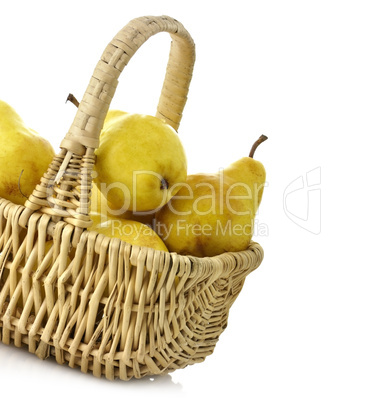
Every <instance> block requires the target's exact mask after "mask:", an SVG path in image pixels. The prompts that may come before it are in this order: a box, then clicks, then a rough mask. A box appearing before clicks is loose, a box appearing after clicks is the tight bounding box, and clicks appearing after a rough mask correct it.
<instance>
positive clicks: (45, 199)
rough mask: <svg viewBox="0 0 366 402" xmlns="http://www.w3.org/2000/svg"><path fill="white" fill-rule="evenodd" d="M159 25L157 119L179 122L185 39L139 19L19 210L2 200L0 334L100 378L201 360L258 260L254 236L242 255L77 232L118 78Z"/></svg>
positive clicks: (95, 79)
mask: <svg viewBox="0 0 366 402" xmlns="http://www.w3.org/2000/svg"><path fill="white" fill-rule="evenodd" d="M159 32H168V33H169V34H170V35H171V38H172V43H171V50H170V57H169V62H168V66H167V72H166V76H165V81H164V85H163V89H162V93H161V97H160V100H159V105H158V109H157V114H156V115H157V116H160V117H163V118H164V119H165V120H167V121H168V123H169V124H171V126H173V127H174V128H175V129H178V126H179V123H180V119H181V116H182V110H183V108H184V105H185V102H186V97H187V93H188V87H189V84H190V80H191V76H192V70H193V64H194V59H195V47H194V43H193V41H192V39H191V37H190V35H189V33H188V32H187V31H186V30H185V28H184V27H183V26H182V25H181V24H180V23H179V22H177V21H176V20H174V19H172V18H169V17H165V16H163V17H142V18H137V19H135V20H132V21H131V22H130V23H129V24H127V25H126V26H125V27H124V28H123V29H122V30H121V31H120V32H118V34H117V35H116V36H115V37H114V38H113V40H112V41H111V42H110V43H109V44H108V46H107V48H106V49H105V51H104V53H103V55H102V57H101V60H100V61H99V62H98V64H97V66H96V68H95V70H94V73H93V76H92V78H91V81H90V83H89V85H88V87H87V90H86V92H85V95H84V97H83V99H82V101H81V102H80V105H79V107H78V110H77V113H76V117H75V119H74V122H73V124H72V125H71V128H70V131H69V132H68V133H67V134H66V136H65V138H64V139H63V141H62V142H61V145H60V152H59V154H58V155H57V156H56V157H55V158H54V160H53V162H52V163H51V164H50V166H49V168H48V170H47V172H46V173H45V174H44V176H43V178H42V179H41V182H40V184H39V185H37V187H36V188H35V189H34V191H33V193H32V195H31V196H30V197H29V199H28V200H27V201H26V203H25V206H19V205H15V204H13V203H11V202H10V201H8V200H6V199H3V198H0V340H1V341H2V342H3V343H5V344H14V345H15V346H17V347H26V348H27V349H28V351H29V352H31V353H35V354H36V355H37V356H38V357H39V358H41V359H45V358H48V357H49V356H53V357H54V359H55V360H56V361H57V362H58V363H59V364H68V365H69V366H71V367H79V368H80V369H81V370H82V371H83V372H91V373H92V374H93V375H95V376H97V377H99V376H105V377H106V378H108V379H115V378H120V379H122V380H129V379H130V378H132V377H135V378H140V377H143V376H146V375H157V374H162V373H167V372H171V371H173V370H176V369H178V368H184V367H186V366H187V365H191V364H194V363H197V362H202V361H203V360H204V359H205V358H206V356H208V355H210V354H211V353H212V352H213V350H214V347H215V345H216V343H217V341H218V339H219V336H220V334H221V333H222V332H223V330H224V329H225V327H226V325H227V320H228V313H229V308H230V307H231V305H232V304H233V302H234V301H235V299H236V297H237V296H238V294H239V292H240V290H241V289H242V287H243V284H244V281H245V278H246V276H247V275H248V274H249V273H250V272H251V271H253V270H254V269H256V268H257V267H258V266H259V264H260V263H261V261H262V258H263V250H262V248H261V247H260V245H258V244H257V243H254V242H253V243H251V245H250V247H249V248H248V249H247V250H245V251H243V252H237V253H225V254H222V255H218V256H216V257H210V258H208V257H206V258H196V257H191V256H182V255H177V254H176V253H168V252H163V251H156V250H153V249H150V248H145V247H138V246H133V245H130V244H127V243H125V242H122V241H121V240H119V239H116V238H108V237H106V236H104V235H101V234H98V233H96V232H94V231H90V230H87V228H88V227H89V225H90V224H91V219H90V217H89V205H90V196H91V188H92V184H91V183H92V170H93V164H94V150H95V149H96V148H97V147H98V137H99V133H100V131H101V127H102V125H103V122H104V119H105V116H106V113H107V111H108V108H109V105H110V102H111V100H112V97H113V95H114V92H115V89H116V86H117V82H118V81H117V79H118V77H119V75H120V73H121V71H122V70H123V68H124V67H125V66H126V64H127V62H128V61H129V60H130V58H131V57H132V56H133V54H134V53H135V52H136V50H137V49H138V48H139V47H140V46H141V45H142V44H143V43H144V42H145V41H146V40H147V39H148V38H149V37H151V36H152V35H154V34H156V33H159ZM50 241H51V242H50ZM46 242H48V244H51V248H50V249H48V247H46ZM176 277H178V278H179V281H178V282H177V281H176V280H175V278H176Z"/></svg>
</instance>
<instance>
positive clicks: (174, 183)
mask: <svg viewBox="0 0 366 402" xmlns="http://www.w3.org/2000/svg"><path fill="white" fill-rule="evenodd" d="M95 154H96V163H95V172H96V177H95V182H96V184H97V186H98V188H99V189H100V191H101V192H102V193H103V195H104V196H105V197H106V198H107V201H108V204H109V206H110V208H112V209H113V210H115V211H116V214H118V211H121V213H123V212H125V211H127V210H128V211H133V212H136V211H153V210H156V209H158V208H160V207H162V206H163V205H164V204H166V203H167V202H168V201H169V200H170V199H171V197H172V196H173V195H174V194H176V192H177V191H178V190H179V188H180V187H181V183H183V182H184V181H185V179H186V177H187V159H186V155H185V151H184V148H183V145H182V143H181V141H180V139H179V137H178V135H177V132H176V131H175V130H174V129H173V128H172V127H171V126H170V125H168V124H167V123H165V122H164V121H163V120H162V119H160V118H157V117H153V116H148V115H143V114H136V113H135V114H130V113H125V112H119V113H118V111H113V110H112V111H109V112H108V114H107V117H106V120H105V123H104V126H103V129H102V132H101V135H100V144H99V148H98V149H96V151H95Z"/></svg>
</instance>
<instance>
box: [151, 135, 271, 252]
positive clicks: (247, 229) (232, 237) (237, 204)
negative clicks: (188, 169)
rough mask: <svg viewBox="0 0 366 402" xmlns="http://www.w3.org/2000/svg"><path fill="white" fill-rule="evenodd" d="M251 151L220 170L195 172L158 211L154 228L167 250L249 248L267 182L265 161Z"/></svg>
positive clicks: (190, 250) (235, 249) (258, 142)
mask: <svg viewBox="0 0 366 402" xmlns="http://www.w3.org/2000/svg"><path fill="white" fill-rule="evenodd" d="M266 139H267V137H266V136H261V137H260V138H259V139H258V140H257V141H256V142H255V144H254V145H253V147H252V150H251V152H250V154H249V157H245V158H242V159H240V160H239V161H237V162H235V163H233V164H232V165H230V166H228V167H227V168H226V169H224V170H223V171H221V172H219V173H214V174H194V175H189V176H188V177H187V182H186V184H185V186H184V187H182V188H181V189H180V190H179V192H178V193H177V194H176V195H175V196H174V197H173V198H172V199H171V200H170V201H169V203H168V204H167V205H165V206H164V207H163V208H162V209H161V210H159V211H157V213H156V231H157V232H158V234H159V235H160V236H161V237H162V239H163V240H164V242H165V244H166V245H167V247H168V249H169V251H171V252H177V253H179V254H188V255H193V256H197V257H205V256H209V257H212V256H215V255H218V254H222V253H224V252H227V251H242V250H245V249H246V248H248V246H249V243H250V241H251V239H252V235H253V230H254V218H255V214H256V212H257V210H258V206H259V204H260V202H261V199H262V195H263V188H264V186H265V180H266V172H265V168H264V166H263V164H262V163H261V162H259V161H257V160H254V159H253V156H254V151H255V149H256V148H257V146H258V145H259V144H260V143H261V142H263V141H264V140H266Z"/></svg>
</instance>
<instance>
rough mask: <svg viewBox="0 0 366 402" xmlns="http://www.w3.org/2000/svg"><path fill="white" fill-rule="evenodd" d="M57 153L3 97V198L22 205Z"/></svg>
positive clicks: (0, 135) (0, 166) (0, 107)
mask: <svg viewBox="0 0 366 402" xmlns="http://www.w3.org/2000/svg"><path fill="white" fill-rule="evenodd" d="M54 155H55V152H54V149H53V147H52V145H51V144H50V143H49V142H48V141H47V140H46V139H45V138H42V137H41V136H40V135H38V134H37V133H36V132H35V131H34V130H32V129H31V128H29V127H27V126H26V125H25V124H24V122H23V120H22V119H21V117H20V116H19V115H18V114H17V113H16V111H15V110H14V109H13V108H12V107H11V106H10V105H9V104H7V103H6V102H4V101H1V100H0V197H3V198H6V199H8V200H9V201H11V202H13V203H15V204H20V205H23V204H24V202H25V201H26V199H27V197H29V196H30V194H31V193H32V191H33V190H34V188H35V187H36V185H37V184H38V183H39V181H40V179H41V177H42V176H43V173H45V171H46V170H47V168H48V165H49V164H50V163H51V161H52V159H53V157H54Z"/></svg>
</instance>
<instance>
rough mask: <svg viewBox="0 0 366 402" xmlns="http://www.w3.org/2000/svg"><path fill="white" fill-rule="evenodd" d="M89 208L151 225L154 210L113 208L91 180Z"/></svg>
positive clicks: (94, 211)
mask: <svg viewBox="0 0 366 402" xmlns="http://www.w3.org/2000/svg"><path fill="white" fill-rule="evenodd" d="M90 210H91V212H93V213H99V214H102V215H108V216H109V217H111V218H114V217H117V218H123V219H128V220H133V221H138V222H141V223H145V224H146V225H149V226H152V225H153V221H154V218H155V212H154V211H153V212H138V211H136V212H134V211H128V210H127V211H124V212H122V213H121V212H120V211H119V210H115V209H113V207H112V206H111V204H110V203H109V202H108V201H107V199H106V198H105V197H104V195H103V194H102V193H101V192H100V191H99V189H98V187H97V185H96V184H95V183H94V182H93V185H92V193H91V204H90Z"/></svg>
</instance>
